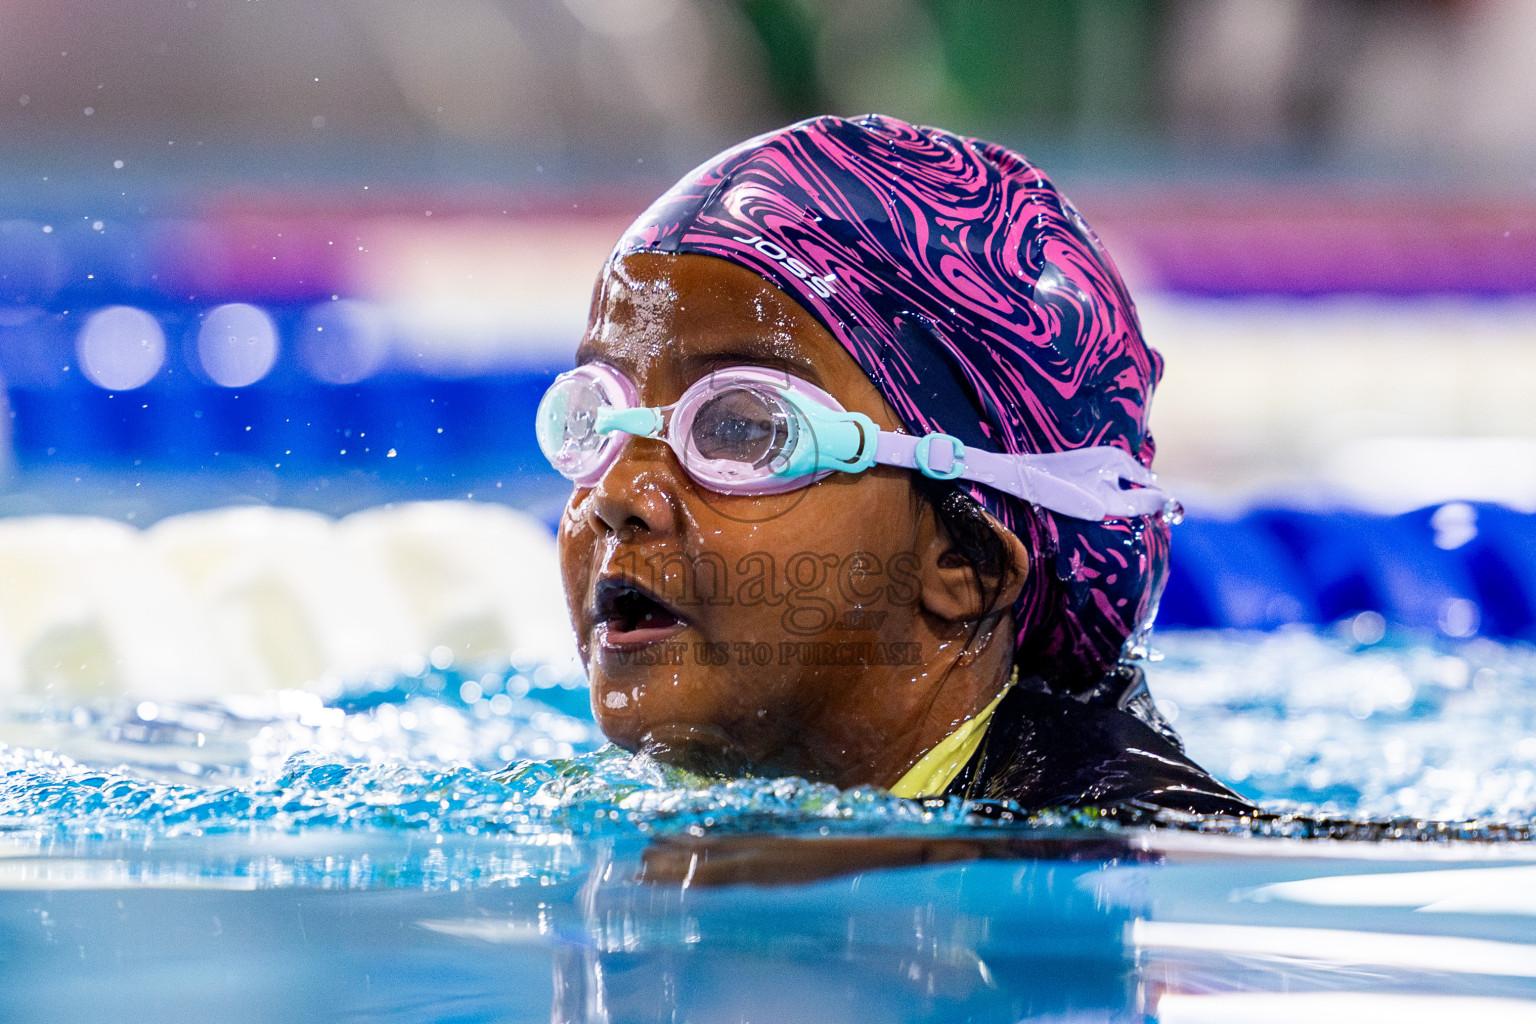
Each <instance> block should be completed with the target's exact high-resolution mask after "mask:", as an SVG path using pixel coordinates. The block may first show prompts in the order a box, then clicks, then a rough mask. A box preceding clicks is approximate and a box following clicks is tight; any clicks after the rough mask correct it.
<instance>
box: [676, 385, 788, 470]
mask: <svg viewBox="0 0 1536 1024" xmlns="http://www.w3.org/2000/svg"><path fill="white" fill-rule="evenodd" d="M786 412H787V410H786V409H785V408H784V405H783V403H782V402H780V401H778V400H777V399H775V398H773V397H771V396H769V395H767V394H764V393H762V392H760V391H758V390H756V389H755V388H747V387H741V386H736V387H729V388H726V389H724V390H722V391H719V392H718V393H716V394H714V395H712V396H711V397H709V398H707V399H705V400H704V402H703V403H701V404H700V405H699V407H698V411H697V412H695V413H694V415H693V423H692V424H691V426H690V429H689V431H688V437H689V442H690V444H689V447H690V448H691V449H692V450H693V451H694V452H697V453H698V455H699V457H700V458H704V459H708V460H710V461H711V462H735V463H740V464H741V465H742V466H743V467H746V466H751V467H753V468H755V469H760V468H762V467H765V466H767V465H769V464H770V463H771V462H773V460H774V459H776V458H778V457H779V456H780V455H781V454H782V453H783V451H784V449H785V447H786V446H787V445H788V444H789V443H790V441H791V438H792V435H793V432H794V431H793V428H794V420H793V418H792V416H790V415H786Z"/></svg>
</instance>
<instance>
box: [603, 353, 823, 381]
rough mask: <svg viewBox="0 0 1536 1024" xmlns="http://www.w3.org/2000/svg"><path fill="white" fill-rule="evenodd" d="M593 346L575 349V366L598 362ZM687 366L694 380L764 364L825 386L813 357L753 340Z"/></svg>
mask: <svg viewBox="0 0 1536 1024" xmlns="http://www.w3.org/2000/svg"><path fill="white" fill-rule="evenodd" d="M592 349H593V346H592V345H590V344H589V343H586V342H583V343H582V344H581V346H579V347H578V348H577V349H576V365H578V366H580V365H581V364H583V363H590V362H593V361H595V360H596V358H597V354H596V353H595V352H593V350H592ZM684 366H685V367H686V368H687V369H688V370H689V371H690V373H689V376H690V377H693V378H694V379H697V378H699V377H703V376H705V375H706V374H709V373H713V372H714V371H716V370H724V369H726V368H727V367H731V366H762V367H767V368H768V369H770V370H778V371H779V372H780V373H787V374H790V375H791V376H795V377H800V378H802V379H804V380H806V381H809V382H810V383H812V384H815V385H816V386H817V387H821V386H822V378H821V374H820V373H819V372H817V368H816V365H815V364H814V363H812V362H811V361H810V360H808V359H787V358H785V357H784V356H780V355H775V354H774V353H772V352H765V351H763V349H761V348H759V347H757V346H755V345H752V344H751V343H744V344H741V345H740V346H739V347H727V348H724V349H721V350H719V351H715V352H706V353H701V354H698V355H690V356H687V357H685V359H684Z"/></svg>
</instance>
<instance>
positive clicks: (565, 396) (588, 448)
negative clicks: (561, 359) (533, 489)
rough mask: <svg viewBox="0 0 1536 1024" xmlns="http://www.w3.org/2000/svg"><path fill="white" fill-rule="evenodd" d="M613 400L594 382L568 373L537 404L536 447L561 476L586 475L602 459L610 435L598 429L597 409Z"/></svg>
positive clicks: (575, 476) (605, 407) (611, 437)
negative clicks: (601, 432) (537, 439)
mask: <svg viewBox="0 0 1536 1024" xmlns="http://www.w3.org/2000/svg"><path fill="white" fill-rule="evenodd" d="M612 405H613V402H612V401H611V399H610V398H609V396H608V395H607V394H605V393H604V390H603V388H602V387H601V386H600V385H599V384H598V382H597V381H595V380H592V379H591V378H587V377H581V376H570V377H565V378H563V379H560V380H557V381H555V384H554V386H553V387H551V388H550V389H549V391H548V392H546V393H545V395H544V400H543V401H541V402H540V403H539V411H538V414H537V422H538V427H537V429H538V436H539V447H540V448H541V449H543V451H544V457H545V458H547V459H549V462H550V465H552V466H554V467H555V469H556V470H557V471H559V472H560V473H562V474H563V475H565V476H567V477H570V478H572V479H576V478H578V477H582V476H585V475H586V474H587V473H589V472H590V471H591V470H592V469H593V468H595V467H596V466H597V465H598V464H599V463H600V462H601V461H602V459H603V456H604V454H605V453H606V449H607V447H608V445H610V444H611V443H612V442H613V436H612V435H609V434H600V433H598V431H597V424H596V419H597V414H598V411H599V410H602V409H607V408H610V407H612Z"/></svg>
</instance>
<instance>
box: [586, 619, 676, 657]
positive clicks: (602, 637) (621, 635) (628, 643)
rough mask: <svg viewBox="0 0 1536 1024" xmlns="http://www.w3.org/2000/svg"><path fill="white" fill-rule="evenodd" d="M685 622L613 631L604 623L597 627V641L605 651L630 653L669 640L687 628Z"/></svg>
mask: <svg viewBox="0 0 1536 1024" xmlns="http://www.w3.org/2000/svg"><path fill="white" fill-rule="evenodd" d="M687 625H688V624H687V623H685V622H681V621H679V622H674V623H672V624H671V625H670V626H652V627H648V628H646V629H625V630H619V629H614V628H613V627H612V626H610V625H608V623H606V622H600V623H598V625H597V641H598V643H599V644H600V645H601V646H602V647H603V648H604V649H605V650H610V651H632V650H635V649H637V648H640V647H648V646H649V645H651V644H654V643H660V642H661V641H663V640H670V639H672V638H673V637H675V636H677V635H678V634H679V633H681V632H682V631H683V630H684V629H685V628H687Z"/></svg>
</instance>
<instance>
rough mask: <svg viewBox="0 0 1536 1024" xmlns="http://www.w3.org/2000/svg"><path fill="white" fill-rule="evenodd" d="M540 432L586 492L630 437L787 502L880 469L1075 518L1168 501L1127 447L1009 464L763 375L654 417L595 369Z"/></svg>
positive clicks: (701, 386) (743, 371) (544, 406)
mask: <svg viewBox="0 0 1536 1024" xmlns="http://www.w3.org/2000/svg"><path fill="white" fill-rule="evenodd" d="M537 431H538V437H539V447H540V448H542V449H543V450H544V454H545V456H547V457H548V458H549V461H550V463H551V465H553V466H554V467H555V469H556V470H558V471H559V472H560V473H561V475H563V476H565V477H566V478H567V479H569V480H571V481H572V482H574V483H575V484H576V485H577V486H580V487H590V486H592V485H593V484H595V483H597V481H598V480H599V479H600V478H601V477H602V475H603V474H604V473H605V472H607V470H608V468H609V467H610V466H612V465H613V463H614V461H615V460H616V459H618V457H619V453H620V451H621V450H622V449H623V447H624V442H625V440H626V438H625V435H633V436H635V437H649V438H655V439H656V440H659V441H662V442H663V443H665V444H667V445H668V446H670V447H671V449H672V451H673V452H675V453H676V454H677V458H678V461H679V462H680V463H682V466H683V469H684V470H685V471H686V472H687V473H688V475H689V476H690V477H692V478H693V479H694V481H695V482H697V483H698V484H700V485H701V486H703V487H706V488H708V489H709V490H711V491H715V492H717V493H721V494H744V495H761V494H779V493H783V492H785V491H791V490H794V489H795V488H798V487H805V486H807V485H809V484H811V483H814V482H815V481H817V480H820V479H822V478H823V477H825V476H827V475H828V474H830V473H833V472H843V473H860V472H863V471H864V470H866V469H868V468H869V467H870V466H874V465H881V466H900V467H902V468H904V469H915V470H917V471H918V472H920V473H922V474H923V475H924V476H928V477H932V478H933V479H935V480H968V481H973V482H975V483H980V484H985V485H986V486H988V487H992V488H995V489H997V490H999V491H1002V492H1004V493H1006V494H1011V495H1013V496H1014V497H1017V498H1022V499H1023V500H1025V501H1028V502H1031V503H1033V504H1036V505H1040V506H1043V507H1044V508H1048V509H1050V510H1051V511H1053V512H1060V513H1062V514H1063V515H1068V516H1072V517H1074V518H1077V519H1089V520H1100V519H1118V518H1124V517H1129V516H1144V515H1152V514H1154V513H1157V512H1161V511H1163V510H1164V509H1165V507H1168V506H1169V503H1170V502H1171V501H1172V499H1171V498H1170V496H1169V495H1168V493H1167V492H1165V491H1163V490H1161V489H1159V488H1158V487H1157V486H1156V485H1155V484H1156V480H1157V477H1156V475H1155V474H1154V473H1153V472H1152V471H1151V470H1149V469H1147V468H1146V467H1145V466H1143V465H1142V464H1141V463H1139V462H1137V461H1136V460H1135V459H1133V458H1132V457H1131V456H1130V455H1129V454H1127V453H1126V452H1124V451H1122V450H1121V449H1119V448H1114V447H1110V446H1107V445H1106V446H1099V447H1094V448H1079V449H1076V450H1074V451H1065V452H1049V453H1045V454H1040V455H1005V454H999V453H996V452H989V451H984V450H982V449H979V448H970V447H967V446H966V445H964V444H963V443H961V441H960V439H959V438H957V437H953V436H951V435H949V434H942V433H933V434H928V435H926V436H924V437H914V436H912V435H910V434H897V433H893V432H890V431H884V430H880V429H879V428H878V427H877V426H876V425H875V422H874V420H872V419H870V418H869V417H868V416H866V415H864V414H863V413H859V412H849V411H847V410H845V409H844V408H843V407H842V406H841V405H839V404H838V402H837V400H836V399H835V398H833V397H832V396H831V395H829V394H827V393H826V392H825V391H823V390H821V389H820V388H818V387H816V386H815V385H814V384H810V383H808V382H806V381H803V380H800V379H799V378H797V377H793V376H791V375H789V374H787V373H781V372H777V371H774V370H770V369H767V368H765V367H761V366H736V367H731V368H730V369H725V370H716V371H714V372H712V373H710V374H709V375H707V376H705V377H703V378H701V379H700V380H698V381H696V382H695V383H694V384H693V385H691V386H690V387H689V388H688V389H687V390H686V391H684V392H683V394H682V397H680V398H679V399H678V400H677V401H676V402H675V403H674V404H672V405H669V406H662V407H656V408H650V407H646V406H642V405H640V404H639V399H638V394H637V392H636V390H635V386H634V384H633V383H631V382H630V380H629V378H627V377H625V376H624V375H623V374H621V373H620V372H619V371H618V370H616V369H614V368H613V367H611V366H608V365H606V364H604V363H587V364H586V365H584V366H579V367H577V368H576V369H574V370H570V371H568V372H566V373H562V374H561V375H560V376H559V377H556V378H555V382H554V384H552V385H551V386H550V389H549V391H547V392H546V393H545V395H544V398H543V400H542V401H541V402H540V403H539V411H538V413H537Z"/></svg>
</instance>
